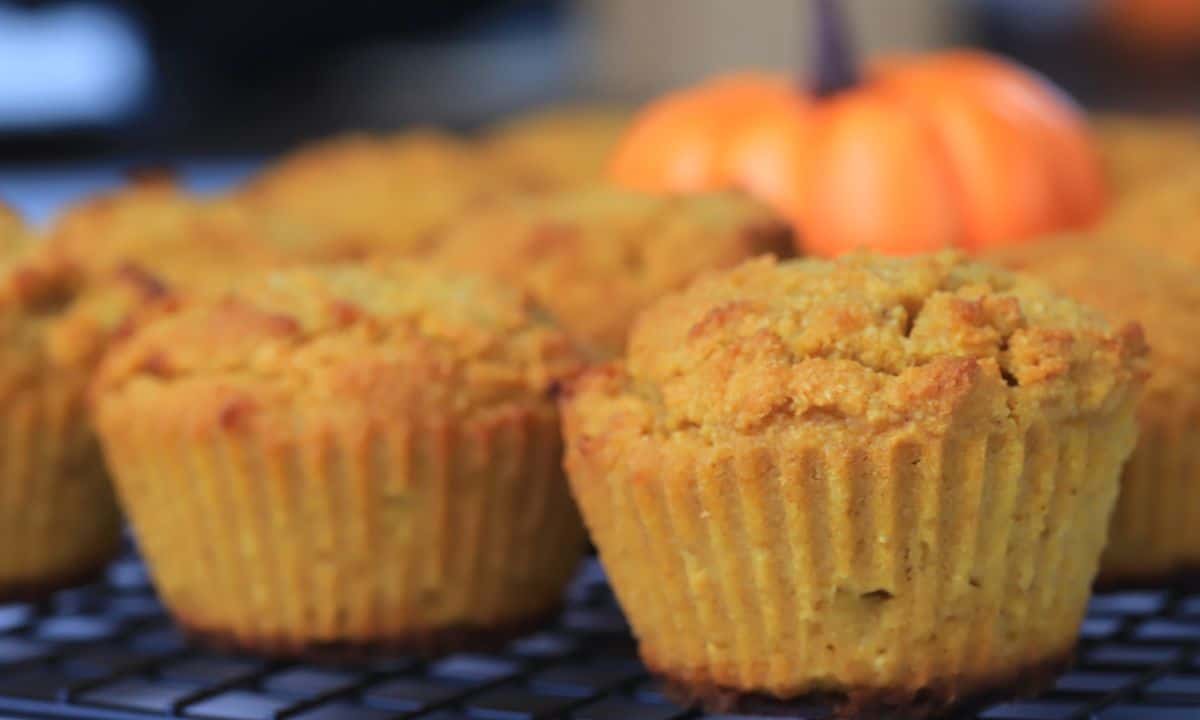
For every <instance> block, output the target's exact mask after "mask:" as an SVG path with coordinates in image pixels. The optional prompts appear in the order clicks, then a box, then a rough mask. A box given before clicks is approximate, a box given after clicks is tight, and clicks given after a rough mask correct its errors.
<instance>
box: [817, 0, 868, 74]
mask: <svg viewBox="0 0 1200 720" xmlns="http://www.w3.org/2000/svg"><path fill="white" fill-rule="evenodd" d="M811 1H812V20H813V32H814V33H815V35H814V40H815V44H814V47H815V50H814V53H815V54H814V58H813V87H812V91H813V93H814V94H815V95H816V96H817V97H829V96H830V95H836V94H837V93H840V92H842V91H843V90H848V89H850V88H852V87H854V86H855V85H857V84H858V64H857V62H855V57H854V48H853V47H852V46H851V42H850V33H849V31H848V28H847V27H846V19H845V16H844V15H843V14H842V8H841V7H840V5H841V3H842V2H843V1H844V0H811Z"/></svg>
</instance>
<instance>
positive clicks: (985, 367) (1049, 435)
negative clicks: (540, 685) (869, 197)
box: [563, 255, 1144, 717]
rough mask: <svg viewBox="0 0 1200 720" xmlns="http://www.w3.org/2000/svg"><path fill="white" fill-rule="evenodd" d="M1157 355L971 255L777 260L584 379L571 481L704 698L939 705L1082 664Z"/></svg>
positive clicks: (664, 306)
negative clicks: (1143, 379)
mask: <svg viewBox="0 0 1200 720" xmlns="http://www.w3.org/2000/svg"><path fill="white" fill-rule="evenodd" d="M1143 352H1144V346H1143V345H1142V343H1141V336H1140V334H1139V332H1138V329H1137V328H1136V326H1134V327H1130V328H1127V329H1126V330H1124V331H1122V332H1113V331H1112V330H1110V329H1109V327H1108V326H1107V325H1106V324H1105V323H1104V321H1103V320H1102V319H1100V317H1099V316H1098V315H1095V314H1093V313H1091V312H1089V311H1087V310H1084V309H1083V308H1082V307H1080V306H1078V305H1076V304H1075V303H1074V302H1071V301H1068V300H1065V299H1061V298H1059V297H1057V296H1055V295H1053V294H1051V293H1050V292H1049V290H1048V289H1047V288H1046V287H1045V286H1043V285H1041V284H1039V283H1037V282H1035V281H1033V280H1029V279H1023V278H1020V277H1017V276H1013V275H1010V274H1007V273H1004V272H1002V271H999V270H993V269H990V268H988V267H987V266H983V265H977V264H970V263H967V262H964V261H963V260H962V259H961V258H960V257H958V256H955V255H938V256H924V257H919V258H914V259H907V260H905V259H886V258H881V257H873V256H869V255H853V256H848V257H846V258H843V259H839V260H835V261H832V262H827V261H815V260H814V261H793V262H788V263H776V262H775V261H774V260H772V259H769V258H767V259H759V260H754V261H750V262H748V263H745V264H743V265H741V266H739V267H738V268H735V269H734V270H732V271H730V272H727V273H724V274H718V275H714V276H712V277H709V278H707V279H705V280H702V281H699V282H697V283H696V284H694V285H693V286H692V287H691V288H689V289H688V290H686V291H684V292H682V293H679V294H677V295H672V296H669V297H667V298H665V299H663V300H661V301H660V302H658V303H656V304H655V305H654V306H653V307H651V308H650V309H649V310H647V311H646V312H645V313H643V314H642V315H641V316H640V318H639V320H638V322H637V325H636V327H635V329H634V331H633V334H632V336H631V340H630V351H629V355H628V357H627V358H626V359H625V360H624V361H621V362H616V363H613V364H610V365H608V366H604V367H601V368H597V369H594V370H592V371H589V372H588V373H587V374H585V375H584V376H583V377H582V378H581V379H580V380H579V381H578V382H577V383H575V384H574V385H573V386H571V387H570V389H569V390H568V393H567V395H566V397H565V398H564V400H563V407H564V432H565V436H566V442H567V459H566V465H567V471H568V475H569V477H570V481H571V487H572V490H573V492H574V494H575V497H576V499H577V500H578V502H579V505H580V508H581V510H582V512H583V516H584V520H585V521H586V523H587V525H588V527H589V528H590V530H591V533H592V537H593V539H594V541H595V542H596V545H597V546H598V548H599V550H600V555H601V558H602V559H603V561H604V564H605V568H606V569H607V570H608V573H609V576H610V578H611V581H612V583H613V587H614V589H615V591H616V593H617V596H618V598H619V599H620V601H621V604H622V606H623V607H624V609H625V611H626V614H627V615H628V617H629V619H630V622H631V623H632V625H633V628H634V631H635V633H636V635H637V637H638V640H639V643H640V650H641V654H642V657H643V659H644V660H645V662H646V664H647V666H648V667H650V668H651V669H652V670H653V671H654V672H655V673H657V674H659V675H662V676H664V677H665V678H666V679H667V681H668V682H669V683H670V684H671V685H672V686H673V687H674V690H675V692H676V693H677V694H679V695H682V696H683V697H684V699H697V698H698V699H700V700H702V701H704V702H705V703H706V704H707V705H708V706H710V707H712V708H715V709H719V710H721V711H729V710H731V709H745V710H749V711H759V710H765V709H770V710H775V711H778V710H780V709H785V708H786V707H787V705H786V703H785V702H784V701H790V700H803V701H811V700H813V699H820V700H823V701H832V702H833V704H834V705H835V709H836V710H837V711H838V712H839V713H840V714H843V715H846V716H854V717H858V715H857V714H856V713H864V714H866V715H867V716H870V717H874V715H870V713H873V712H874V713H879V714H880V715H881V716H887V717H894V716H899V717H909V716H925V715H928V714H931V713H936V712H940V711H943V710H945V709H947V708H949V707H951V706H961V705H963V704H970V703H971V702H972V701H973V700H974V699H976V698H980V697H985V696H996V695H1005V694H1010V693H1013V692H1019V691H1028V690H1034V689H1039V688H1043V687H1045V686H1046V685H1048V684H1049V683H1050V681H1051V678H1052V676H1053V675H1054V673H1055V672H1057V671H1058V670H1059V669H1060V668H1061V667H1062V666H1063V665H1064V664H1065V663H1066V662H1067V661H1068V659H1069V658H1070V656H1071V653H1072V650H1073V648H1074V646H1075V643H1076V639H1077V632H1078V630H1079V624H1080V621H1081V619H1082V617H1083V613H1084V609H1085V605H1086V603H1087V598H1088V594H1089V591H1090V587H1091V583H1092V580H1093V577H1094V575H1095V573H1096V566H1097V562H1098V560H1099V557H1100V551H1101V548H1102V546H1103V544H1104V538H1105V531H1106V526H1107V522H1108V517H1109V513H1110V511H1111V509H1112V505H1113V502H1114V500H1115V499H1116V494H1117V478H1118V475H1119V473H1120V468H1121V465H1122V463H1123V462H1124V461H1125V459H1126V458H1127V457H1128V455H1129V452H1130V450H1131V449H1132V448H1133V443H1134V437H1135V434H1136V428H1135V422H1134V404H1135V402H1136V396H1137V389H1138V385H1139V378H1140V376H1141V374H1142V370H1141V354H1142V353H1143ZM892 713H894V715H893V714H892Z"/></svg>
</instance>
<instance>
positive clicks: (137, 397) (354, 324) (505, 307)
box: [94, 262, 584, 655]
mask: <svg viewBox="0 0 1200 720" xmlns="http://www.w3.org/2000/svg"><path fill="white" fill-rule="evenodd" d="M579 363H580V358H579V354H578V353H577V351H576V350H575V349H574V347H573V345H572V344H571V343H570V341H569V340H568V338H567V336H566V334H565V333H564V332H562V331H561V330H559V329H557V328H556V327H555V326H554V325H553V324H551V323H550V322H549V320H548V319H547V316H546V314H545V313H543V312H542V311H540V310H538V309H537V308H536V307H535V306H533V305H531V304H530V302H529V301H528V300H527V299H526V298H525V296H523V295H521V294H519V293H517V292H516V291H512V290H509V289H507V288H505V287H502V286H500V285H497V284H494V283H493V282H491V281H488V280H486V279H483V278H474V277H470V276H449V275H444V274H441V273H439V272H436V271H433V270H431V269H428V268H426V267H424V266H420V265H416V264H410V263H406V262H399V263H396V262H391V263H376V264H371V265H365V264H356V265H333V266H326V267H322V268H319V269H317V268H313V269H297V270H289V271H281V272H278V273H273V274H270V275H268V276H267V277H266V278H264V279H263V280H262V281H261V282H257V283H246V284H244V285H243V286H240V287H239V289H238V291H237V292H236V293H234V294H230V295H228V296H226V297H225V298H221V299H216V298H212V297H203V298H201V297H197V298H183V299H181V300H180V301H178V302H177V303H175V304H173V305H172V306H168V307H163V308H161V309H160V312H159V313H158V314H157V315H156V316H154V317H150V318H147V319H145V320H144V321H143V322H142V323H139V325H138V326H137V327H136V328H135V329H134V330H133V332H132V334H131V336H130V337H129V338H128V339H127V340H126V341H125V342H123V343H122V344H121V345H120V346H119V347H117V348H116V349H115V350H114V351H113V352H112V353H110V354H109V355H108V357H107V358H106V360H105V363H104V365H103V367H102V369H101V370H100V372H99V374H98V378H97V381H96V385H95V388H94V404H95V409H96V417H97V424H98V427H99V428H100V434H101V437H102V440H103V444H104V449H105V452H106V456H107V458H108V460H109V464H110V467H111V468H112V469H113V472H114V475H115V476H116V481H117V486H118V489H119V491H120V494H121V496H122V499H123V500H124V502H125V506H126V508H127V511H128V513H129V515H130V518H131V520H132V522H133V524H134V526H135V527H136V528H137V531H138V536H139V538H140V539H141V541H142V549H143V551H144V553H145V555H146V557H147V559H148V561H149V563H150V567H151V569H152V571H153V573H154V575H155V580H156V586H157V587H158V589H159V591H160V593H161V594H162V596H163V598H164V600H165V602H166V603H167V605H168V606H169V607H170V609H171V610H172V611H173V613H174V614H175V616H176V617H177V619H178V620H179V621H180V623H181V624H182V625H183V626H184V627H186V628H188V629H189V630H190V631H192V632H193V633H195V634H196V635H198V636H201V637H209V638H215V639H219V640H220V642H221V644H222V645H233V646H236V647H239V648H242V649H245V650H252V651H258V652H268V653H273V654H283V655H309V654H314V653H315V654H322V653H323V652H325V651H329V650H331V649H336V650H337V651H338V652H339V654H345V653H347V652H349V653H353V652H355V651H362V652H366V651H369V650H373V649H379V648H387V649H391V650H406V651H416V652H428V653H433V652H439V651H443V650H447V649H450V648H454V647H458V646H460V645H463V644H466V645H470V644H472V642H473V641H478V640H479V639H480V638H483V637H491V638H492V639H493V640H494V639H495V637H494V636H495V634H496V633H495V632H494V631H497V630H499V631H501V632H518V631H520V629H522V628H525V627H526V626H527V625H528V624H529V623H530V622H533V621H534V620H535V619H538V618H542V617H544V616H545V614H546V613H548V612H550V611H551V610H552V609H553V608H554V607H555V606H556V605H557V603H558V602H559V601H560V597H561V592H562V589H563V586H564V584H565V583H566V581H567V580H568V579H569V577H570V575H571V573H572V571H573V569H574V567H575V565H576V563H577V562H578V560H579V556H580V553H581V551H582V547H583V542H584V533H583V528H582V526H581V524H580V521H579V518H578V515H577V513H576V511H575V509H574V507H573V505H572V503H571V499H570V496H569V492H568V489H567V486H566V482H565V480H564V478H563V474H562V470H561V453H562V443H561V439H560V430H559V417H558V413H557V410H556V408H555V403H554V398H555V395H556V394H557V392H558V388H559V386H560V384H561V383H562V382H563V380H564V379H565V378H566V377H568V376H569V375H571V374H573V373H575V372H576V371H577V370H578V367H579ZM506 628H507V629H508V630H507V631H505V629H506Z"/></svg>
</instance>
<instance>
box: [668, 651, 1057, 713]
mask: <svg viewBox="0 0 1200 720" xmlns="http://www.w3.org/2000/svg"><path fill="white" fill-rule="evenodd" d="M1074 656H1075V651H1074V648H1072V649H1071V650H1070V651H1069V652H1066V653H1061V654H1059V655H1055V656H1051V657H1049V658H1047V659H1044V660H1041V661H1038V662H1036V663H1033V664H1030V665H1026V666H1023V667H1019V668H1017V669H1016V670H1013V671H1009V672H1003V673H997V674H996V675H993V676H991V677H985V678H980V679H976V680H970V681H965V682H964V681H958V682H956V681H950V680H944V681H941V682H938V681H936V680H935V681H932V682H930V683H929V684H928V685H926V686H925V687H923V688H920V689H918V690H915V691H914V690H912V689H910V688H888V687H854V688H846V689H845V690H841V691H831V692H816V693H806V694H803V695H798V696H796V697H791V698H777V697H774V696H771V695H766V694H762V693H747V692H744V691H742V690H737V689H735V688H728V687H722V686H719V685H713V684H709V683H696V682H693V681H691V680H688V679H684V678H679V677H673V676H672V675H671V674H670V673H662V672H657V671H655V674H656V675H658V676H659V677H660V678H662V679H663V680H664V681H665V683H666V694H667V695H668V697H670V698H671V699H672V700H674V701H675V702H677V703H680V704H682V705H684V706H689V707H692V706H696V707H702V708H703V709H704V710H705V711H706V712H715V713H733V714H737V713H744V714H750V715H776V716H796V715H807V714H810V713H812V712H813V710H814V709H821V710H832V712H833V717H837V718H855V719H856V720H872V719H874V718H878V719H879V720H901V719H903V718H910V719H912V720H918V719H923V718H934V717H943V716H946V715H949V714H952V713H957V712H963V711H971V710H974V709H978V708H981V707H984V706H986V705H989V704H991V703H994V702H996V701H1000V700H1008V699H1012V698H1017V697H1030V696H1034V695H1037V694H1039V693H1041V692H1043V691H1045V690H1047V689H1049V688H1050V687H1051V686H1053V684H1054V681H1055V679H1056V678H1057V677H1058V676H1059V675H1060V674H1062V673H1063V672H1064V671H1065V670H1066V669H1067V668H1068V667H1070V665H1071V663H1072V660H1073V659H1074Z"/></svg>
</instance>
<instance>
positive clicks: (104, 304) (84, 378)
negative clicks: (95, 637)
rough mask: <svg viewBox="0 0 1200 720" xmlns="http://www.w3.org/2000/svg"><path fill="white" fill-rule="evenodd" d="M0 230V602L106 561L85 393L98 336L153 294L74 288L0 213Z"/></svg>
mask: <svg viewBox="0 0 1200 720" xmlns="http://www.w3.org/2000/svg"><path fill="white" fill-rule="evenodd" d="M3 218H4V222H3V225H4V228H3V230H0V248H3V249H2V250H0V458H3V463H2V464H0V603H3V602H9V601H12V600H20V599H33V598H37V597H40V596H41V595H44V594H48V593H50V592H52V591H54V590H57V589H60V588H63V587H68V586H71V585H75V584H78V583H80V582H83V581H86V580H88V579H89V578H90V577H92V576H93V575H96V574H98V573H99V572H100V570H101V569H102V568H103V567H104V565H105V564H107V562H108V561H109V560H110V559H111V557H112V556H113V554H114V553H115V552H116V551H117V548H118V545H119V542H120V528H121V520H120V512H119V511H118V509H117V505H116V501H115V498H114V497H113V494H112V490H111V488H110V485H109V482H108V477H107V475H106V473H105V471H104V465H103V462H102V458H101V455H100V449H99V446H98V445H97V443H96V439H95V436H94V435H93V433H92V431H91V429H90V427H89V425H88V422H87V412H86V406H85V394H86V393H85V391H86V387H87V383H88V381H89V378H90V377H91V373H92V370H93V368H94V366H95V364H96V363H97V361H98V360H99V357H100V354H101V352H102V351H103V349H104V347H105V345H106V344H107V342H108V340H109V339H110V337H111V336H112V335H113V334H114V333H115V332H116V331H117V330H118V329H119V328H120V326H121V324H122V322H123V321H124V320H125V319H126V317H127V316H128V314H129V313H130V312H132V311H133V310H134V309H135V308H136V307H137V306H138V305H139V304H140V303H142V302H143V301H144V300H146V299H148V297H149V296H152V295H154V294H155V293H156V292H157V289H158V288H157V286H156V285H155V284H154V283H153V282H148V281H146V279H145V278H142V277H139V276H136V275H135V274H132V273H126V274H124V275H123V276H119V277H116V278H113V279H111V281H109V280H104V281H100V280H97V281H96V282H94V283H92V284H90V285H85V284H84V283H83V282H82V278H81V277H80V276H79V275H78V274H77V273H75V272H74V271H72V270H71V269H70V268H69V267H68V266H66V265H64V264H62V263H58V262H55V261H54V260H53V259H52V258H50V257H49V256H47V255H45V254H44V253H41V252H40V251H39V250H38V249H35V248H29V249H21V247H20V246H22V245H25V244H26V243H24V242H23V241H22V240H20V239H19V238H20V236H21V235H23V231H21V230H20V229H19V226H18V225H17V224H16V223H15V222H14V221H12V217H11V216H10V215H9V214H8V213H7V212H5V213H3Z"/></svg>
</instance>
